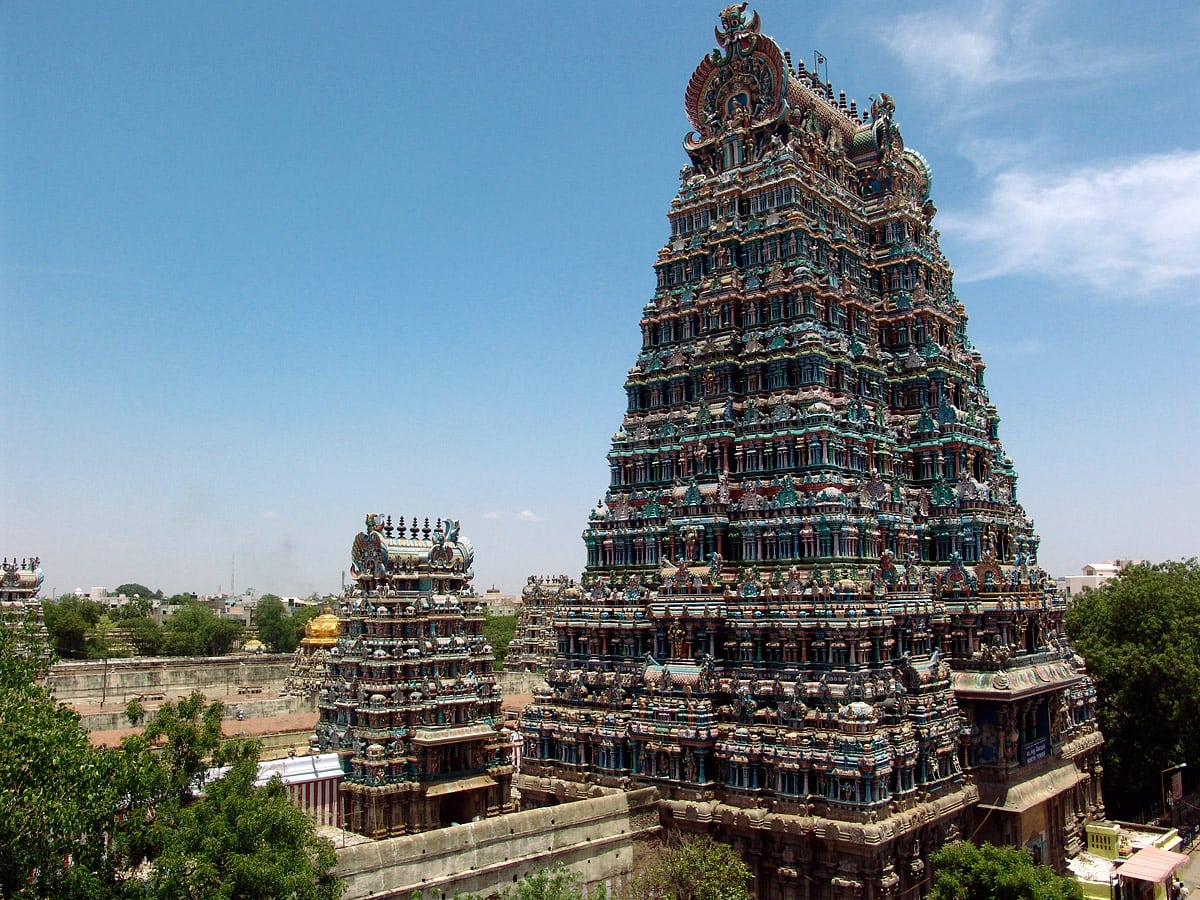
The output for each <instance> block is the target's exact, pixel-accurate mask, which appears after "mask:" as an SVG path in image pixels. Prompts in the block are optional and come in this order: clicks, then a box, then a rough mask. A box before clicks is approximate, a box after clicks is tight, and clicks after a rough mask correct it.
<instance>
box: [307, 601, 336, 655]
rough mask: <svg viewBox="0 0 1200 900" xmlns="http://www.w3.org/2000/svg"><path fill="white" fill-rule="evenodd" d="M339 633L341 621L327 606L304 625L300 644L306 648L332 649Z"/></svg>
mask: <svg viewBox="0 0 1200 900" xmlns="http://www.w3.org/2000/svg"><path fill="white" fill-rule="evenodd" d="M341 633H342V623H341V620H340V619H338V617H337V616H335V615H334V614H333V612H332V611H331V610H330V609H329V607H328V606H327V607H325V611H324V612H323V613H321V615H319V616H314V617H313V618H311V619H309V620H308V621H307V622H305V623H304V640H302V641H301V642H300V643H301V644H303V645H304V646H306V647H332V646H333V645H334V644H336V643H337V639H338V635H339V634H341Z"/></svg>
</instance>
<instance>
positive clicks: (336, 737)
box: [313, 515, 513, 838]
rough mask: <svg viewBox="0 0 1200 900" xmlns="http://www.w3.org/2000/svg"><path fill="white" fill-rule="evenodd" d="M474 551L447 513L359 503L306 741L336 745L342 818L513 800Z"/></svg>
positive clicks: (440, 821)
mask: <svg viewBox="0 0 1200 900" xmlns="http://www.w3.org/2000/svg"><path fill="white" fill-rule="evenodd" d="M474 552H475V551H474V549H473V548H472V546H471V543H470V541H468V540H467V539H466V538H464V537H461V536H460V535H459V525H458V522H456V521H453V520H450V519H446V520H444V521H443V520H441V519H438V520H437V522H436V524H435V525H434V526H433V527H430V524H429V520H428V519H426V520H425V523H424V525H423V526H422V525H421V524H420V523H419V522H418V520H417V519H416V518H415V517H414V518H413V519H412V522H411V524H410V525H409V526H408V527H407V529H406V527H405V524H404V519H403V517H401V518H400V520H399V525H398V526H394V525H393V524H392V519H391V516H387V517H384V516H377V515H369V516H367V521H366V527H365V529H364V530H363V531H362V532H361V533H360V534H358V535H357V536H355V538H354V545H353V549H352V551H351V555H352V564H351V568H350V572H351V575H352V577H353V581H354V584H353V586H351V587H348V588H347V590H346V593H345V595H344V596H343V598H342V605H341V608H340V610H339V614H338V618H339V620H340V623H341V634H340V635H339V636H338V638H337V642H336V644H334V646H332V647H331V648H330V649H329V663H328V670H329V671H328V677H327V678H326V680H325V683H324V686H323V687H322V688H321V691H320V695H319V701H318V705H319V708H320V712H321V717H320V721H319V722H318V723H317V731H316V735H315V737H314V741H313V743H314V747H315V748H316V749H317V750H319V751H322V752H327V751H330V750H333V751H336V752H337V753H339V754H340V755H341V757H342V767H343V770H344V771H345V773H346V778H345V780H344V781H343V783H342V788H341V790H342V792H343V796H344V802H345V809H344V813H343V819H344V821H345V823H346V827H347V828H348V829H350V830H351V831H356V832H359V833H360V834H365V835H368V836H369V837H374V838H385V837H392V836H396V835H401V834H413V833H416V832H420V831H427V830H429V829H431V828H439V827H442V826H444V825H451V824H454V823H459V822H470V821H472V820H475V819H481V818H485V817H487V816H494V815H497V814H499V813H502V812H508V811H510V810H511V809H512V808H513V804H512V801H511V786H512V771H513V770H512V764H511V756H510V753H511V751H510V748H509V746H508V743H507V741H505V740H504V739H503V737H502V736H501V735H500V734H499V732H498V731H497V726H498V725H499V724H500V721H501V714H500V704H501V697H500V693H499V691H498V690H497V689H496V679H495V676H494V675H493V674H492V662H493V655H492V648H491V646H490V645H489V644H488V643H487V640H486V638H485V637H484V635H483V620H484V616H483V608H482V605H481V604H480V602H479V600H478V598H477V597H476V596H475V594H474V591H473V590H472V588H471V578H472V575H473V573H472V571H471V563H472V561H473V559H474Z"/></svg>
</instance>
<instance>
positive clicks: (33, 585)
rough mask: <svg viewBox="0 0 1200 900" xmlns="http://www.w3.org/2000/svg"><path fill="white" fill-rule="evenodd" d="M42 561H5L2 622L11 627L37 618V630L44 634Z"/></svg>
mask: <svg viewBox="0 0 1200 900" xmlns="http://www.w3.org/2000/svg"><path fill="white" fill-rule="evenodd" d="M44 578H45V576H44V575H43V574H42V561H41V560H40V559H39V558H38V557H36V556H33V557H29V558H27V559H22V560H21V561H20V562H18V561H17V558H16V557H15V556H14V557H13V558H12V562H9V560H8V557H5V558H4V563H3V567H2V568H0V622H2V623H4V624H9V625H16V624H21V623H26V622H28V621H29V619H30V617H32V618H33V620H34V621H33V624H34V626H35V627H36V628H37V629H38V630H40V631H42V632H44V631H45V625H44V624H43V623H42V604H41V601H40V600H38V591H40V590H41V589H42V580H43V579H44Z"/></svg>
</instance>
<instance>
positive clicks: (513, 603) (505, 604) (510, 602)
mask: <svg viewBox="0 0 1200 900" xmlns="http://www.w3.org/2000/svg"><path fill="white" fill-rule="evenodd" d="M480 599H481V600H482V601H483V608H484V610H485V611H486V612H487V614H488V615H489V616H515V615H516V614H517V613H518V612H520V610H521V598H520V597H517V596H515V595H513V594H503V593H501V592H500V589H499V588H498V587H496V586H495V585H493V586H492V587H490V588H488V589H487V590H486V591H484V592H483V596H482V597H481V598H480Z"/></svg>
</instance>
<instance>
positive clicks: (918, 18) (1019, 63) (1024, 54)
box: [879, 2, 1119, 90]
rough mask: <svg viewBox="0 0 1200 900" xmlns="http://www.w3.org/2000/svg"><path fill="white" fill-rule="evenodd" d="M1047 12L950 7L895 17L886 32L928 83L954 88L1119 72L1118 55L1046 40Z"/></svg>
mask: <svg viewBox="0 0 1200 900" xmlns="http://www.w3.org/2000/svg"><path fill="white" fill-rule="evenodd" d="M1041 12H1042V10H1041V7H1040V5H1039V4H1030V3H1024V4H1005V3H998V2H988V3H982V4H971V5H954V6H947V7H945V8H943V9H935V10H924V11H921V12H916V13H910V14H907V15H903V16H900V17H899V18H897V19H894V20H892V21H889V22H887V23H886V25H885V26H884V27H882V28H881V30H880V33H879V37H880V39H881V40H882V42H883V43H884V45H885V46H887V47H888V49H890V50H891V51H892V52H893V53H894V54H895V55H896V56H897V57H898V58H899V59H900V61H901V62H902V63H903V64H904V65H906V66H907V67H909V68H911V69H913V70H916V71H920V72H921V73H922V75H923V76H924V81H925V83H926V84H929V85H933V86H937V85H940V86H941V87H943V88H946V89H950V90H954V89H956V88H957V89H960V90H961V89H967V90H970V89H973V88H981V87H991V86H995V85H998V84H1014V83H1017V82H1023V81H1045V80H1051V79H1063V78H1088V77H1092V76H1095V75H1097V74H1100V73H1103V72H1109V73H1111V72H1112V71H1113V68H1114V66H1115V65H1117V64H1118V62H1119V60H1118V59H1117V58H1116V55H1115V54H1114V53H1111V52H1104V53H1100V52H1096V51H1095V50H1094V49H1091V50H1088V49H1086V48H1084V47H1082V46H1081V45H1080V44H1079V43H1078V42H1075V41H1072V40H1068V39H1059V40H1046V39H1045V35H1046V33H1047V32H1048V31H1049V29H1045V28H1041V27H1039V23H1038V19H1039V18H1040V16H1041Z"/></svg>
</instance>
